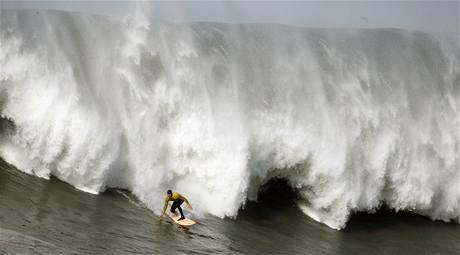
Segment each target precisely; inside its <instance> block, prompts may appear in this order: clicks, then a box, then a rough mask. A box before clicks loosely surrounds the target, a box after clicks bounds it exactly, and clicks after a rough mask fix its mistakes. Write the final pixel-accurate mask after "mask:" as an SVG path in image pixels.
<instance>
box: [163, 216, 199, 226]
mask: <svg viewBox="0 0 460 255" xmlns="http://www.w3.org/2000/svg"><path fill="white" fill-rule="evenodd" d="M169 217H170V218H171V219H172V220H173V221H174V222H175V223H177V224H179V225H181V226H184V227H190V226H192V225H195V223H196V222H194V221H193V220H191V219H187V218H185V219H183V220H178V219H179V218H180V215H174V214H169Z"/></svg>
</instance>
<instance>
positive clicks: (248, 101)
mask: <svg viewBox="0 0 460 255" xmlns="http://www.w3.org/2000/svg"><path fill="white" fill-rule="evenodd" d="M148 20H149V19H148V17H147V16H145V15H142V14H139V13H134V14H133V15H131V16H129V17H127V18H125V19H124V20H123V21H113V20H108V19H105V18H102V17H96V16H90V15H83V14H71V13H63V12H50V11H48V12H35V11H30V12H28V11H5V10H3V11H2V13H1V25H0V28H1V32H0V33H1V46H0V64H1V70H0V82H1V83H0V113H1V116H2V117H1V121H0V122H1V123H3V124H2V125H1V127H3V128H2V129H1V134H0V138H1V140H0V157H2V158H3V159H5V160H6V161H8V162H9V163H11V164H13V165H15V166H16V167H17V168H19V169H20V170H22V171H24V172H26V173H29V174H35V175H37V176H41V177H44V178H49V177H50V176H56V177H57V178H59V179H61V180H63V181H65V182H68V183H70V184H71V185H73V186H75V187H76V188H78V189H81V190H84V191H87V192H93V193H98V192H102V191H104V189H106V188H107V187H120V188H124V189H128V190H131V191H132V192H133V193H134V194H135V195H136V196H137V197H138V198H139V199H140V200H141V201H143V202H145V204H147V205H148V206H149V207H150V208H151V209H152V210H153V211H155V212H157V213H158V212H159V211H160V209H161V206H162V199H163V197H164V192H165V190H166V189H168V188H172V189H177V190H179V191H180V192H183V193H184V194H187V196H188V197H189V198H190V200H191V201H192V202H193V204H194V205H195V207H196V208H201V210H202V212H203V213H211V214H213V215H216V216H219V217H225V216H230V217H231V216H235V215H236V213H237V211H238V209H239V208H240V207H241V206H242V205H243V204H244V202H245V201H246V200H247V199H256V198H257V191H258V189H259V187H260V186H261V185H263V184H264V183H266V182H267V181H269V180H270V179H271V178H284V179H285V180H287V182H288V183H289V184H290V185H291V186H292V188H293V189H295V190H296V191H297V193H298V194H299V196H300V197H301V201H299V202H298V204H299V207H300V208H301V209H302V210H303V211H304V212H305V213H306V214H308V215H310V216H311V217H312V218H314V219H315V220H318V221H320V222H323V223H325V224H327V225H329V226H330V227H333V228H343V227H344V226H345V224H346V221H347V219H348V218H349V216H350V214H351V213H353V212H355V211H374V210H375V209H377V208H379V207H380V206H382V205H383V204H385V205H386V206H388V207H390V208H394V209H395V210H409V211H413V212H416V213H420V214H422V215H427V216H429V217H431V218H432V219H441V220H444V221H450V220H454V221H457V222H458V221H459V220H460V183H459V182H460V176H459V90H460V89H459V77H460V76H459V70H458V59H459V57H458V53H446V52H445V51H444V50H442V49H441V47H440V45H439V43H438V41H437V40H436V39H435V38H434V37H432V36H430V35H427V34H424V33H420V32H411V31H403V30H395V29H374V30H371V29H361V30H358V29H357V30H350V29H348V30H345V29H307V28H296V27H288V26H281V25H256V24H248V25H231V24H214V23H189V24H172V23H166V22H156V23H152V22H149V21H148ZM456 46H458V45H456ZM453 52H455V51H453Z"/></svg>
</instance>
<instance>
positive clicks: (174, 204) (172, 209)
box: [170, 201, 180, 214]
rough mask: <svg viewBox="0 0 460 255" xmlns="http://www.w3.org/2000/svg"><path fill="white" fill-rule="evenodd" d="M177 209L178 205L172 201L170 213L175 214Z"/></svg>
mask: <svg viewBox="0 0 460 255" xmlns="http://www.w3.org/2000/svg"><path fill="white" fill-rule="evenodd" d="M177 207H179V208H180V206H179V203H178V202H177V201H174V202H173V204H172V205H171V210H170V211H171V213H174V214H176V208H177Z"/></svg>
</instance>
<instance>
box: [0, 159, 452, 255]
mask: <svg viewBox="0 0 460 255" xmlns="http://www.w3.org/2000/svg"><path fill="white" fill-rule="evenodd" d="M272 186H273V187H271V188H270V189H271V191H268V192H267V193H266V194H265V195H264V196H262V198H261V199H260V200H259V202H258V203H248V204H247V205H246V206H245V208H244V209H243V210H241V211H240V213H239V215H238V217H237V219H223V220H222V219H218V218H215V217H210V216H208V217H205V218H201V219H198V220H197V221H198V224H197V225H195V226H193V227H192V228H190V229H188V230H187V229H183V228H180V227H178V226H177V225H175V224H173V223H171V222H169V220H166V219H164V220H160V219H159V218H158V217H157V216H156V215H154V214H153V213H152V212H150V211H149V210H147V209H145V208H143V207H140V206H138V205H137V204H136V203H133V202H131V200H130V199H128V198H127V196H126V195H123V194H124V193H122V192H121V191H115V190H111V191H108V192H105V193H103V194H100V195H91V194H88V193H84V192H81V191H78V190H76V189H74V188H73V187H71V186H69V185H68V184H65V183H62V182H60V181H58V180H56V179H51V180H49V181H48V180H44V179H40V178H37V177H33V176H29V175H26V174H23V173H21V172H19V171H17V170H15V169H13V168H12V167H11V166H8V165H7V164H6V163H4V162H3V161H0V224H1V225H0V254H460V225H458V224H456V223H443V222H432V221H431V220H429V219H427V218H425V217H421V216H417V215H412V214H407V213H406V214H395V213H390V212H385V211H380V212H378V213H376V214H364V213H362V214H358V215H355V216H353V218H352V219H351V221H350V222H349V224H348V226H347V228H346V229H344V230H341V231H337V230H333V229H330V228H328V227H327V226H325V225H322V224H320V223H317V222H315V221H313V220H311V219H309V218H308V217H307V216H305V215H304V214H303V213H302V212H301V211H300V210H299V209H297V207H296V206H295V202H294V199H291V198H289V197H288V199H286V197H282V200H279V199H278V198H276V196H277V195H279V193H280V192H281V193H284V192H283V187H281V188H280V187H277V186H279V184H274V185H272ZM281 186H282V185H281ZM277 199H278V200H277Z"/></svg>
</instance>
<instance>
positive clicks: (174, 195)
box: [163, 192, 190, 214]
mask: <svg viewBox="0 0 460 255" xmlns="http://www.w3.org/2000/svg"><path fill="white" fill-rule="evenodd" d="M178 200H183V201H185V203H186V204H187V205H189V206H190V203H189V202H188V200H187V198H185V197H184V196H182V195H181V194H179V192H173V193H172V196H171V197H169V196H166V198H165V206H164V207H163V214H164V213H165V212H166V208H168V202H169V201H178Z"/></svg>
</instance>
